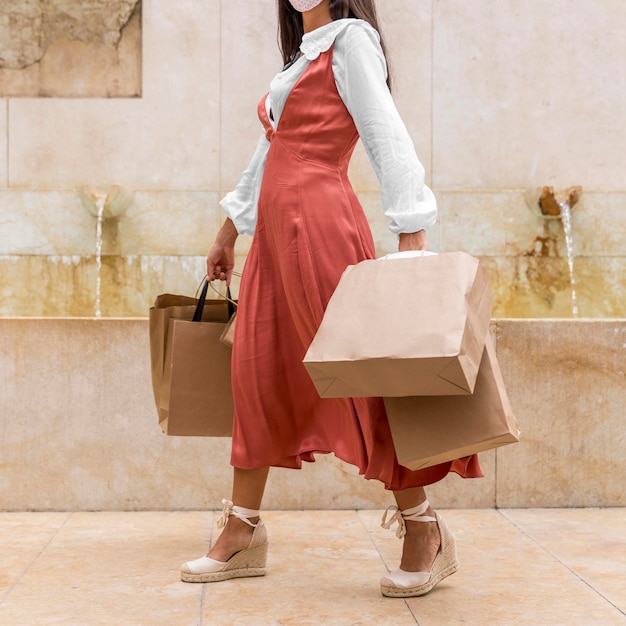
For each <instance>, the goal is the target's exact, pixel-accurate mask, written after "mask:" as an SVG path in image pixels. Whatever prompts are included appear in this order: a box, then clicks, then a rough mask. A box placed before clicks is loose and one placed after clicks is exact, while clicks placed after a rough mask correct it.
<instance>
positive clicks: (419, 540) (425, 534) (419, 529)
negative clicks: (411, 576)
mask: <svg viewBox="0 0 626 626" xmlns="http://www.w3.org/2000/svg"><path fill="white" fill-rule="evenodd" d="M393 495H394V497H395V499H396V504H397V505H398V508H399V509H400V510H401V511H404V510H406V509H410V508H412V507H414V506H417V505H418V504H421V503H422V502H424V500H426V492H425V491H424V488H423V487H413V488H411V489H404V490H402V491H394V492H393ZM425 515H431V516H433V517H434V516H435V511H434V510H433V508H432V507H428V510H427V511H426V513H425ZM440 544H441V537H440V535H439V529H438V528H437V524H436V523H435V522H406V536H405V537H404V544H403V546H402V560H401V562H400V568H401V569H403V570H404V571H405V572H429V571H430V568H431V567H432V564H433V561H434V560H435V557H436V556H437V550H439V546H440Z"/></svg>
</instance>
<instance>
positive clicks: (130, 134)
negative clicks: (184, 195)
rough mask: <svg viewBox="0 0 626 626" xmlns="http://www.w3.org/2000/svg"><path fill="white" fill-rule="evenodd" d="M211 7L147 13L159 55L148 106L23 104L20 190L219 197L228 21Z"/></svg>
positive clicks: (14, 160) (163, 6) (14, 181)
mask: <svg viewBox="0 0 626 626" xmlns="http://www.w3.org/2000/svg"><path fill="white" fill-rule="evenodd" d="M211 4H213V3H193V2H187V3H177V4H176V5H174V4H168V3H165V2H163V3H159V2H156V1H155V2H152V3H150V4H149V5H147V6H146V7H145V8H144V43H145V45H146V48H147V49H148V50H150V54H148V55H147V56H146V58H145V59H144V61H145V62H144V77H145V85H146V87H145V90H144V93H143V96H142V98H141V99H131V100H120V99H80V98H77V99H71V100H58V99H19V100H16V101H15V102H13V103H12V108H11V111H12V115H11V135H10V136H11V145H10V152H9V154H10V161H11V164H10V172H11V180H10V184H11V186H14V187H25V188H35V189H49V188H52V189H55V188H61V189H66V190H67V189H73V188H74V187H76V186H77V185H80V184H85V183H86V184H90V185H95V186H97V187H105V188H106V187H108V185H110V184H113V183H117V184H123V185H127V186H129V187H131V188H132V189H152V190H155V189H168V190H176V189H183V190H188V189H189V190H207V189H218V188H219V185H218V181H219V90H216V89H215V84H216V83H215V81H216V80H217V77H218V76H219V21H218V20H217V19H215V16H216V15H217V14H216V13H215V11H214V8H215V7H214V6H211ZM61 138H62V141H61Z"/></svg>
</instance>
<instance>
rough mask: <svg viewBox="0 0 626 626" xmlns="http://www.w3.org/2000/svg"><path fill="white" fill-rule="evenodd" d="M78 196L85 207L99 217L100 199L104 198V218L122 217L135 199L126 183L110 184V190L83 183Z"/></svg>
mask: <svg viewBox="0 0 626 626" xmlns="http://www.w3.org/2000/svg"><path fill="white" fill-rule="evenodd" d="M78 196H79V197H80V200H81V202H82V204H83V207H85V209H87V211H89V213H90V214H91V215H93V216H94V217H98V212H99V207H98V201H99V200H102V199H104V209H103V212H102V218H103V219H108V218H111V217H120V216H121V215H123V214H124V213H125V212H126V209H128V207H129V206H130V204H131V202H132V201H133V192H132V190H131V189H130V188H129V187H126V186H124V185H110V186H109V189H108V191H106V192H103V191H100V190H98V189H96V188H95V187H92V186H91V185H81V186H80V187H79V188H78Z"/></svg>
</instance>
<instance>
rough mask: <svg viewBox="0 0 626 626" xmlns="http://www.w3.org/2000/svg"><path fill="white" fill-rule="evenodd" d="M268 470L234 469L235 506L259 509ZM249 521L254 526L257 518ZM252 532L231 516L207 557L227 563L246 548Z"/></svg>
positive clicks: (264, 468)
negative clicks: (236, 553)
mask: <svg viewBox="0 0 626 626" xmlns="http://www.w3.org/2000/svg"><path fill="white" fill-rule="evenodd" d="M269 469H270V468H269V467H260V468H258V469H253V470H243V469H239V468H237V467H236V468H235V471H234V475H233V498H232V500H233V503H234V504H235V505H236V506H242V507H244V508H246V509H254V510H259V509H260V508H261V501H262V500H263V492H264V491H265V483H266V481H267V475H268V472H269ZM250 521H251V522H252V523H253V524H256V523H257V522H258V521H259V518H258V517H252V518H250ZM253 531H254V528H252V527H251V526H248V524H246V523H245V522H243V521H241V520H240V519H237V518H236V517H233V516H232V515H231V516H230V517H229V518H228V522H227V524H226V526H225V527H224V530H223V531H222V533H221V534H220V536H219V537H218V539H217V541H216V542H215V544H214V545H213V547H212V548H211V550H210V552H209V553H208V554H207V556H209V557H211V558H212V559H215V560H216V561H228V559H229V558H230V557H231V556H232V555H233V554H235V552H239V551H240V550H244V549H245V548H247V547H248V545H249V544H250V539H251V537H252V532H253Z"/></svg>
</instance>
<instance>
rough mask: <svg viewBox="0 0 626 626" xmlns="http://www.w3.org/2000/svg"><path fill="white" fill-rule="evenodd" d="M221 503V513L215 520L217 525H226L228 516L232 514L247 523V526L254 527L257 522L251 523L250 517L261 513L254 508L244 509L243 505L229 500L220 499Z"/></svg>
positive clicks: (222, 526) (219, 526) (221, 526)
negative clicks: (222, 506)
mask: <svg viewBox="0 0 626 626" xmlns="http://www.w3.org/2000/svg"><path fill="white" fill-rule="evenodd" d="M222 504H223V505H224V509H223V511H222V514H221V515H220V517H219V518H218V520H217V527H218V528H224V526H226V522H227V521H228V518H229V517H230V516H231V515H232V516H233V517H236V518H237V519H240V520H241V521H242V522H245V523H246V524H248V526H252V528H256V527H257V526H258V525H259V524H258V522H257V523H256V524H253V523H252V522H251V521H250V519H249V518H250V517H258V516H259V515H260V514H261V511H255V510H254V509H246V508H245V507H243V506H235V505H234V504H233V503H232V502H231V501H230V500H226V499H224V500H222Z"/></svg>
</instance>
